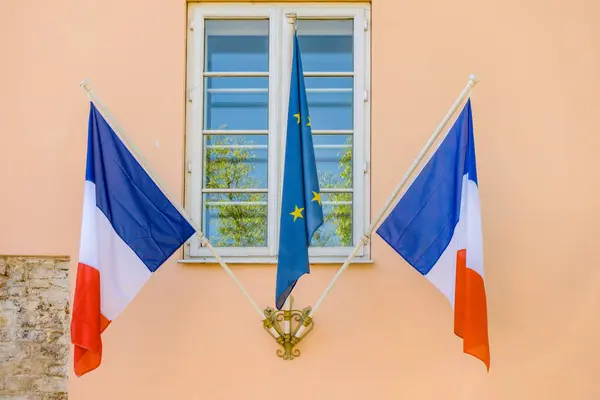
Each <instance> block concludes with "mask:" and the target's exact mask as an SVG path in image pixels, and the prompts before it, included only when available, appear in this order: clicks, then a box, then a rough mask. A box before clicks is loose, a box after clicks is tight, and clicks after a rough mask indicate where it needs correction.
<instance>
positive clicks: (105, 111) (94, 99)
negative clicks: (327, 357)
mask: <svg viewBox="0 0 600 400" xmlns="http://www.w3.org/2000/svg"><path fill="white" fill-rule="evenodd" d="M79 86H80V87H81V88H82V89H84V90H85V91H86V93H87V96H88V98H89V100H90V101H92V102H93V103H95V104H96V105H97V106H98V108H99V111H100V112H101V113H102V114H104V116H105V117H106V119H108V120H109V121H110V124H111V125H112V127H113V128H114V129H113V130H114V132H115V134H116V135H117V136H118V137H119V139H121V141H122V142H123V144H124V145H125V146H126V147H128V148H129V150H130V152H131V154H132V155H133V156H134V157H135V158H136V159H137V161H138V162H139V163H140V164H141V165H142V167H143V168H144V169H145V170H146V172H147V173H148V175H149V176H150V178H151V179H152V180H153V181H154V183H156V185H157V186H158V187H159V188H160V189H161V190H162V191H163V193H164V194H165V196H166V197H167V198H168V199H169V201H171V203H172V204H173V205H174V206H175V208H177V210H178V211H179V212H180V213H181V215H182V216H183V217H184V218H185V219H186V220H187V222H188V223H189V224H190V225H191V226H192V227H193V228H194V230H195V231H196V235H197V236H198V239H199V240H200V242H201V243H202V244H203V245H204V246H206V247H207V248H208V249H209V250H210V252H211V253H212V255H213V256H214V257H215V259H216V260H217V262H218V263H219V264H220V265H221V267H222V268H223V269H224V270H225V272H227V274H228V275H229V276H230V277H231V279H233V281H234V282H235V284H236V285H237V286H238V288H239V289H240V291H241V292H242V294H243V295H244V296H245V297H246V299H248V301H249V302H250V304H251V305H252V307H253V308H254V309H255V310H256V312H257V313H258V315H259V316H260V319H261V320H264V319H265V315H264V313H263V312H262V310H261V309H260V307H259V306H258V305H257V304H256V302H255V301H254V299H252V297H250V294H249V293H248V292H247V291H246V288H245V287H244V285H242V283H241V282H240V280H239V279H238V278H237V277H236V276H235V274H234V273H233V271H232V270H231V269H230V268H229V266H228V265H227V264H226V263H225V262H224V261H223V259H222V258H221V257H220V256H219V254H217V252H216V251H215V249H214V248H213V247H212V245H211V244H210V241H209V240H208V238H207V237H206V236H204V234H203V233H202V231H201V230H200V229H198V227H197V226H196V224H195V223H194V221H193V220H192V218H191V217H190V216H189V214H188V212H187V211H186V210H185V209H184V208H183V207H180V206H179V203H178V202H176V201H174V197H172V196H171V195H170V191H169V190H168V188H167V186H166V185H165V184H164V183H163V182H162V181H161V180H160V179H159V177H158V175H157V174H155V173H154V171H153V170H152V169H151V168H150V163H148V161H147V160H146V159H145V158H144V156H143V155H142V152H141V151H139V150H138V148H137V147H136V146H135V144H134V143H133V141H132V140H130V139H129V137H128V136H127V134H126V133H125V131H124V130H123V129H122V128H121V127H120V126H119V124H118V123H117V120H116V118H114V117H113V116H112V114H111V113H110V112H109V111H108V109H107V108H106V107H104V105H103V104H102V102H101V101H100V100H99V99H98V97H97V96H96V95H95V94H94V93H93V91H92V89H91V88H90V84H89V81H88V80H87V79H84V80H83V81H81V83H80V84H79ZM271 329H272V328H271ZM272 333H275V334H277V332H275V330H273V331H272ZM277 335H278V334H277Z"/></svg>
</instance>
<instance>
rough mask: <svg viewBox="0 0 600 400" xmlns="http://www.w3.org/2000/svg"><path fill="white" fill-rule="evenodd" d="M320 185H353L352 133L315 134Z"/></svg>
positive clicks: (314, 141) (343, 186)
mask: <svg viewBox="0 0 600 400" xmlns="http://www.w3.org/2000/svg"><path fill="white" fill-rule="evenodd" d="M313 145H314V147H315V158H316V160H317V172H318V174H319V186H320V187H321V188H322V189H324V188H351V187H352V135H313Z"/></svg>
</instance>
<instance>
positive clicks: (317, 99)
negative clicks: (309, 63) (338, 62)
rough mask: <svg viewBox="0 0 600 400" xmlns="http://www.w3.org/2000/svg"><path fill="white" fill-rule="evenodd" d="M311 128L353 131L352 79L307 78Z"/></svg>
mask: <svg viewBox="0 0 600 400" xmlns="http://www.w3.org/2000/svg"><path fill="white" fill-rule="evenodd" d="M305 82H306V98H307V100H308V112H309V113H310V126H311V128H312V129H313V130H315V129H327V130H329V129H352V127H353V125H354V123H353V114H352V104H353V101H352V100H353V97H352V78H330V77H327V78H306V80H305Z"/></svg>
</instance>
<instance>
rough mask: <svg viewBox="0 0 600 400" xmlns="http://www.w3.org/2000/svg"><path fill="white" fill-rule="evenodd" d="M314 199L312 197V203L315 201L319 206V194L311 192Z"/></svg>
mask: <svg viewBox="0 0 600 400" xmlns="http://www.w3.org/2000/svg"><path fill="white" fill-rule="evenodd" d="M312 193H313V195H314V196H315V197H313V199H312V201H316V202H318V203H319V205H321V193H317V192H312Z"/></svg>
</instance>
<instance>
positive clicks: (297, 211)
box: [290, 206, 304, 222]
mask: <svg viewBox="0 0 600 400" xmlns="http://www.w3.org/2000/svg"><path fill="white" fill-rule="evenodd" d="M294 207H295V208H296V209H295V210H294V211H292V212H291V213H290V215H293V216H294V222H296V218H304V217H303V216H302V211H303V210H304V208H298V206H294Z"/></svg>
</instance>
